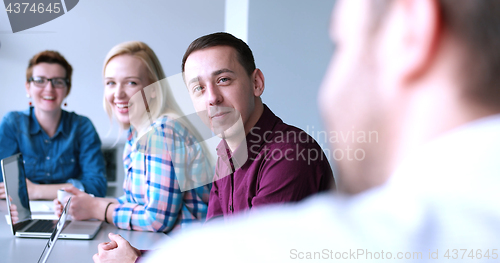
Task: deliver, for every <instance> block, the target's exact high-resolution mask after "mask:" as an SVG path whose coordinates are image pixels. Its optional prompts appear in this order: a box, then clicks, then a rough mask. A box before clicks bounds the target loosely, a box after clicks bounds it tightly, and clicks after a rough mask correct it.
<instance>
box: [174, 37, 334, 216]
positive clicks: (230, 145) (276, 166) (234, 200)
mask: <svg viewBox="0 0 500 263" xmlns="http://www.w3.org/2000/svg"><path fill="white" fill-rule="evenodd" d="M182 72H183V74H184V80H185V82H186V85H187V88H188V91H189V94H190V96H191V99H192V101H193V104H194V106H195V109H196V111H197V112H206V113H207V114H206V116H205V117H203V116H201V117H202V119H205V120H204V121H205V123H206V124H208V125H209V126H210V128H211V129H212V130H213V131H214V132H215V133H216V134H218V135H219V136H220V137H222V138H223V140H222V142H221V143H220V144H219V146H218V147H217V155H218V160H217V164H216V168H215V177H214V183H213V187H212V192H211V193H210V201H209V207H208V214H207V220H209V219H211V218H214V217H218V216H226V215H231V214H233V213H238V212H240V211H245V210H248V209H250V208H252V207H254V206H259V205H265V204H270V203H283V202H294V201H299V200H301V199H303V198H305V197H307V196H309V195H312V194H314V193H317V192H321V191H324V190H328V189H330V188H332V187H334V179H333V174H332V170H331V167H330V164H329V163H328V160H327V158H326V156H325V154H324V153H323V151H322V149H321V147H320V146H319V145H318V144H317V143H316V142H315V141H314V140H313V138H312V137H310V136H309V135H307V134H306V133H305V132H304V131H303V130H301V129H299V128H296V127H293V126H290V125H287V124H285V123H283V121H282V120H281V119H280V118H278V117H277V116H276V115H274V114H273V112H272V111H271V110H270V109H269V108H268V107H267V106H266V105H265V104H263V103H262V100H261V98H260V96H261V95H262V93H263V92H264V75H263V73H262V71H260V69H258V68H256V67H255V62H254V58H253V55H252V51H251V50H250V48H249V47H248V45H247V44H246V43H245V42H243V41H242V40H240V39H238V38H236V37H234V36H233V35H231V34H228V33H214V34H210V35H206V36H203V37H200V38H198V39H196V40H195V41H193V42H192V43H191V45H190V46H189V47H188V49H187V50H186V53H185V54H184V57H183V60H182ZM202 115H203V114H202Z"/></svg>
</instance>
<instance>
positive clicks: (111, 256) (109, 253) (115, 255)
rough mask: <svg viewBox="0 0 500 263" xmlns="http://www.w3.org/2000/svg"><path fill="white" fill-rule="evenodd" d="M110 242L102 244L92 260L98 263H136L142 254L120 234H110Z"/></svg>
mask: <svg viewBox="0 0 500 263" xmlns="http://www.w3.org/2000/svg"><path fill="white" fill-rule="evenodd" d="M108 237H109V239H111V241H110V242H105V243H101V244H99V245H98V246H97V254H95V255H94V256H93V257H92V259H93V260H94V262H96V263H108V262H116V263H128V262H130V263H134V262H135V260H136V259H137V258H138V257H139V256H140V255H141V252H140V251H139V250H138V249H137V248H135V247H133V246H131V245H130V243H129V242H128V241H127V240H125V239H124V238H123V237H122V236H120V235H118V234H113V233H109V234H108Z"/></svg>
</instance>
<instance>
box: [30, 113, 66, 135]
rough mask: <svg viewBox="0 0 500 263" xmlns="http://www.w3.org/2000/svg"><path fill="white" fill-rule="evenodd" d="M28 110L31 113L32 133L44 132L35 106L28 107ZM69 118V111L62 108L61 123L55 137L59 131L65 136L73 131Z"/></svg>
mask: <svg viewBox="0 0 500 263" xmlns="http://www.w3.org/2000/svg"><path fill="white" fill-rule="evenodd" d="M28 111H29V115H30V134H31V135H34V134H37V133H39V132H42V127H41V126H40V123H39V122H38V120H37V119H36V115H35V108H34V107H33V106H32V107H30V108H29V109H28ZM67 119H68V112H67V111H65V110H61V120H60V121H59V125H58V127H57V130H56V133H55V134H54V136H53V137H56V136H57V135H58V134H59V133H61V134H62V135H63V136H64V137H68V135H69V134H70V133H71V124H70V123H69V122H68V121H67Z"/></svg>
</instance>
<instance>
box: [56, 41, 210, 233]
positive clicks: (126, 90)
mask: <svg viewBox="0 0 500 263" xmlns="http://www.w3.org/2000/svg"><path fill="white" fill-rule="evenodd" d="M103 73H104V108H105V110H106V112H107V113H108V115H110V117H111V116H114V117H115V118H116V120H117V121H118V122H119V123H120V126H122V127H123V128H125V129H128V132H129V136H128V141H127V143H126V145H125V150H124V157H123V161H124V167H125V173H126V175H125V181H124V184H123V189H124V192H125V194H124V196H122V197H120V198H117V199H109V198H93V197H91V196H89V195H87V194H85V193H83V192H80V191H78V190H77V189H75V188H72V187H70V188H67V189H66V191H68V192H70V193H72V194H74V195H75V196H74V197H73V198H72V201H71V206H70V214H72V215H73V217H74V218H75V219H78V220H84V219H90V218H96V219H99V220H103V221H105V222H107V223H112V224H114V225H116V226H117V227H119V228H122V229H129V230H138V231H157V232H169V231H170V230H172V229H174V228H176V227H178V226H180V225H184V224H189V223H192V222H198V221H203V220H204V218H205V217H206V213H207V203H208V198H209V194H210V188H211V184H207V185H204V186H200V187H197V188H193V187H189V186H193V183H186V182H192V181H199V180H204V181H206V179H200V178H210V177H211V176H212V175H213V170H212V168H211V167H212V166H211V164H210V161H209V158H208V157H207V155H206V151H205V150H204V148H205V149H206V147H203V143H200V142H201V138H199V136H198V132H197V131H196V129H194V128H193V125H192V124H191V123H189V122H188V121H184V120H183V121H181V120H182V119H179V117H181V116H182V112H181V110H180V108H179V106H178V105H177V103H176V102H175V100H174V98H173V96H172V93H171V91H170V88H169V86H168V85H167V83H166V82H165V81H161V80H163V79H165V74H164V72H163V69H162V67H161V65H160V62H159V61H158V58H157V57H156V55H155V53H154V52H153V50H152V49H151V48H150V47H149V46H147V45H146V44H145V43H142V42H137V41H132V42H125V43H121V44H119V45H117V46H115V47H113V48H112V49H111V51H109V53H108V55H107V56H106V59H105V62H104V72H103ZM179 181H182V182H183V183H182V184H181V185H180V184H179ZM186 186H188V187H186ZM54 202H55V203H56V206H57V210H58V211H60V210H61V209H62V206H61V205H60V203H59V202H58V201H57V200H54Z"/></svg>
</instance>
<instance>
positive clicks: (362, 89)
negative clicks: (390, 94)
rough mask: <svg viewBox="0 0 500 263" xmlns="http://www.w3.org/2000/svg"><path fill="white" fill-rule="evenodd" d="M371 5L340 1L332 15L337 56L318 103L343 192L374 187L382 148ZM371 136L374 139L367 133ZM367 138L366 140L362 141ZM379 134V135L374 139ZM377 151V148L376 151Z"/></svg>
mask: <svg viewBox="0 0 500 263" xmlns="http://www.w3.org/2000/svg"><path fill="white" fill-rule="evenodd" d="M369 30H370V28H369V6H367V1H352V0H345V1H343V0H340V1H339V2H338V4H337V7H336V9H335V11H334V14H333V16H332V23H331V26H330V36H331V39H332V41H333V43H334V44H335V45H336V48H335V54H334V56H333V57H332V59H331V62H330V65H329V68H328V70H327V72H326V75H325V77H324V80H323V83H322V87H321V91H320V94H319V98H318V99H319V103H320V108H321V112H322V115H323V120H324V122H325V126H326V128H327V130H328V132H329V134H330V135H331V137H332V136H333V135H332V134H333V133H332V132H334V133H335V134H336V135H337V136H336V137H335V138H333V137H332V138H330V142H331V145H330V146H331V150H332V153H333V157H334V159H335V161H336V163H337V166H336V167H337V172H338V174H337V175H338V179H339V189H340V190H342V191H346V192H350V193H356V192H360V191H362V190H364V189H366V188H367V184H370V180H371V179H370V175H369V173H372V172H375V173H376V171H373V170H374V169H376V165H374V164H375V163H376V162H377V160H378V157H379V156H378V154H379V151H380V148H379V147H378V140H379V138H378V136H379V135H381V133H382V130H381V127H380V125H381V123H382V121H381V119H383V118H384V114H383V111H382V104H383V103H382V98H381V96H380V94H379V92H377V91H378V87H379V86H380V85H379V83H377V82H378V72H379V67H378V65H377V63H376V60H375V59H374V57H375V54H374V51H375V50H376V48H374V47H373V46H375V45H376V44H375V41H374V37H373V36H370V35H369V33H368V32H369ZM370 132H375V133H371V137H369V136H368V135H369V134H370ZM363 134H365V135H366V136H365V137H364V140H363V136H362V135H363ZM375 135H376V136H375ZM377 148H378V149H377Z"/></svg>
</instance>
